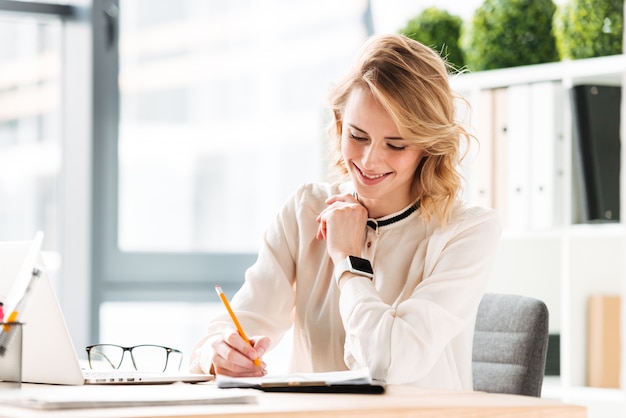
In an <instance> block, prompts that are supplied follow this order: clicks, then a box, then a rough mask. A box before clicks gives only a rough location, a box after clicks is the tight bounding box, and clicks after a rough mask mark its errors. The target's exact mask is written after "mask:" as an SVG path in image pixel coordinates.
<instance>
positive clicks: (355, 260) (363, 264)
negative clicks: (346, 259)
mask: <svg viewBox="0 0 626 418" xmlns="http://www.w3.org/2000/svg"><path fill="white" fill-rule="evenodd" d="M350 264H351V265H352V268H353V269H355V270H359V271H364V272H366V273H370V274H374V270H373V269H372V264H371V263H370V262H369V260H366V259H364V258H359V257H354V256H350Z"/></svg>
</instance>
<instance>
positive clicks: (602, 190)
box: [571, 84, 621, 222]
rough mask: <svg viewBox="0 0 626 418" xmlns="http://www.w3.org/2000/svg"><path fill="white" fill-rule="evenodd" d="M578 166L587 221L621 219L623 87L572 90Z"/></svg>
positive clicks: (590, 87) (614, 220)
mask: <svg viewBox="0 0 626 418" xmlns="http://www.w3.org/2000/svg"><path fill="white" fill-rule="evenodd" d="M571 100H572V107H573V115H574V137H575V139H576V143H577V145H578V158H577V163H578V164H577V166H578V169H579V170H581V173H582V190H581V192H582V195H583V196H584V198H583V201H584V203H585V204H584V208H583V209H584V210H583V214H584V215H583V216H584V220H585V221H588V222H617V221H619V217H620V183H619V178H620V108H621V87H620V86H602V85H586V84H585V85H579V86H574V87H573V88H572V89H571Z"/></svg>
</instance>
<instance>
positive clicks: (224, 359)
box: [213, 341, 266, 376]
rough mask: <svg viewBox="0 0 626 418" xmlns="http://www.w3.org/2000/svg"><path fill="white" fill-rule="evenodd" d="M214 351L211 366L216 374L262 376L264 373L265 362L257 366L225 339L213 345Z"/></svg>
mask: <svg viewBox="0 0 626 418" xmlns="http://www.w3.org/2000/svg"><path fill="white" fill-rule="evenodd" d="M214 353H215V354H214V356H213V366H214V368H215V371H216V373H218V374H224V375H228V376H263V375H264V374H265V367H266V365H265V363H261V367H257V366H256V365H255V364H254V361H252V360H250V359H249V358H248V357H247V356H245V355H243V354H242V353H241V352H239V351H237V350H235V349H233V347H231V346H230V345H228V344H227V343H226V342H225V341H222V342H220V343H219V344H217V345H216V346H215V347H214Z"/></svg>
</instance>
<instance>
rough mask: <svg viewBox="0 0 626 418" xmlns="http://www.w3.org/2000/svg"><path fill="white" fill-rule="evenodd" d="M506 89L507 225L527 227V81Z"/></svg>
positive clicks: (528, 104)
mask: <svg viewBox="0 0 626 418" xmlns="http://www.w3.org/2000/svg"><path fill="white" fill-rule="evenodd" d="M507 90H508V100H507V102H508V112H507V113H508V124H507V139H508V141H507V147H508V150H507V159H506V162H507V165H508V169H507V171H508V173H507V177H508V178H507V189H506V199H507V203H506V205H507V209H506V211H507V226H508V227H509V228H511V229H514V230H527V229H528V228H529V227H530V172H531V171H530V152H531V145H530V143H531V140H530V136H531V130H530V126H531V102H530V99H531V95H530V85H529V84H519V85H515V86H510V87H508V89H507Z"/></svg>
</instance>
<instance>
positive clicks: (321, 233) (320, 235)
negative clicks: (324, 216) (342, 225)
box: [315, 221, 326, 240]
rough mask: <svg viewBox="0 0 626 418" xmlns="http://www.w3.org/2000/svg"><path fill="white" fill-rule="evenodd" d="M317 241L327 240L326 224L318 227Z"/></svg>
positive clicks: (322, 223)
mask: <svg viewBox="0 0 626 418" xmlns="http://www.w3.org/2000/svg"><path fill="white" fill-rule="evenodd" d="M315 237H316V238H317V239H320V240H321V239H326V222H325V221H323V222H320V224H319V226H318V227H317V234H316V236H315Z"/></svg>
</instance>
